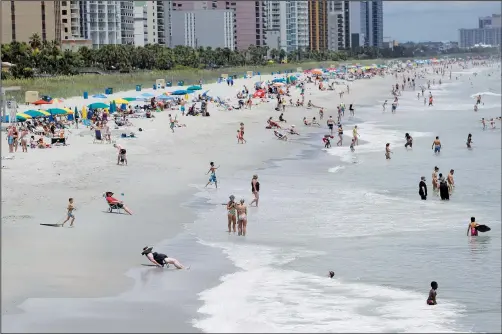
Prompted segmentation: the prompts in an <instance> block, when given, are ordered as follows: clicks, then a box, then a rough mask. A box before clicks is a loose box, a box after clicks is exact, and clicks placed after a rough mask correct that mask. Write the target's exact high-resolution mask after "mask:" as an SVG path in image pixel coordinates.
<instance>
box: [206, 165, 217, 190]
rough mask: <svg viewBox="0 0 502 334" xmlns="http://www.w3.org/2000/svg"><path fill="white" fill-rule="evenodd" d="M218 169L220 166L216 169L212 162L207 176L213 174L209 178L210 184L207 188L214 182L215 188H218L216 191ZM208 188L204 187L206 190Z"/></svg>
mask: <svg viewBox="0 0 502 334" xmlns="http://www.w3.org/2000/svg"><path fill="white" fill-rule="evenodd" d="M218 168H220V166H218V167H214V162H212V161H211V162H210V163H209V170H208V171H207V173H206V175H207V174H209V173H211V175H210V176H209V182H208V183H207V184H206V187H207V186H208V185H209V184H211V183H213V182H214V184H215V186H216V189H218V180H217V179H216V170H217V169H218ZM206 187H204V188H206Z"/></svg>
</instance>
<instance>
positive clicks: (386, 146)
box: [385, 143, 392, 160]
mask: <svg viewBox="0 0 502 334" xmlns="http://www.w3.org/2000/svg"><path fill="white" fill-rule="evenodd" d="M391 153H392V151H391V150H390V143H387V144H385V159H387V160H390V154H391Z"/></svg>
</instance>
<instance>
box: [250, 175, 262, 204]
mask: <svg viewBox="0 0 502 334" xmlns="http://www.w3.org/2000/svg"><path fill="white" fill-rule="evenodd" d="M251 192H252V193H253V195H254V199H253V200H252V201H251V203H250V204H249V206H252V205H253V203H256V206H258V200H259V199H260V182H258V175H256V174H255V175H253V179H252V180H251Z"/></svg>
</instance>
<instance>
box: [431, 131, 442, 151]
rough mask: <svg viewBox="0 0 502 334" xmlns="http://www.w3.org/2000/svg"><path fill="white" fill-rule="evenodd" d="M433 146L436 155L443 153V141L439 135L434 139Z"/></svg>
mask: <svg viewBox="0 0 502 334" xmlns="http://www.w3.org/2000/svg"><path fill="white" fill-rule="evenodd" d="M431 148H432V149H433V150H434V153H435V154H436V155H438V154H439V153H441V141H440V140H439V136H436V139H434V141H433V142H432V147H431Z"/></svg>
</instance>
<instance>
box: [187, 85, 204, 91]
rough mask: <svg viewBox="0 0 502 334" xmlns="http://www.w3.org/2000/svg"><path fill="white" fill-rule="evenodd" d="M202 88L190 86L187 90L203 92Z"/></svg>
mask: <svg viewBox="0 0 502 334" xmlns="http://www.w3.org/2000/svg"><path fill="white" fill-rule="evenodd" d="M201 89H202V88H201V87H200V86H190V87H188V88H187V90H201Z"/></svg>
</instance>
